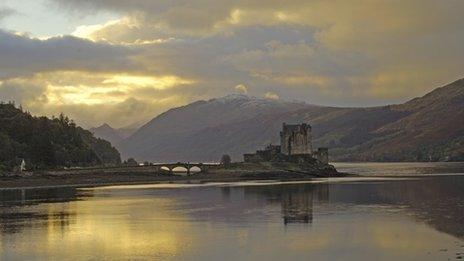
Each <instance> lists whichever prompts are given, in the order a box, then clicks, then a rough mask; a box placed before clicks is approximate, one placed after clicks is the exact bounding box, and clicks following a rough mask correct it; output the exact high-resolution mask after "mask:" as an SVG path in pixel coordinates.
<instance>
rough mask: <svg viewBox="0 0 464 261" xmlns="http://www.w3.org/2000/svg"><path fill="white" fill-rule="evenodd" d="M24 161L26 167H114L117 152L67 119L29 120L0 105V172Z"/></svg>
mask: <svg viewBox="0 0 464 261" xmlns="http://www.w3.org/2000/svg"><path fill="white" fill-rule="evenodd" d="M20 159H25V161H26V164H27V165H28V167H29V168H32V169H33V168H55V167H65V166H92V165H100V164H117V163H119V162H120V161H121V158H120V155H119V152H118V151H117V150H116V149H115V148H113V147H112V146H111V144H110V143H109V142H107V141H105V140H102V139H97V138H95V137H94V136H93V135H92V134H91V133H90V132H89V131H86V130H84V129H82V128H80V127H77V126H76V125H75V124H74V123H73V122H72V121H70V120H69V119H68V118H67V117H65V116H63V115H61V116H60V117H59V118H54V119H48V118H46V117H33V116H31V115H30V114H29V113H26V112H23V111H22V110H21V109H18V108H16V107H15V106H14V105H13V104H3V103H0V171H1V170H11V169H12V168H13V167H15V166H17V165H18V161H19V160H20Z"/></svg>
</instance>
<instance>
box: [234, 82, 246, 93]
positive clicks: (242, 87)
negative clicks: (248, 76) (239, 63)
mask: <svg viewBox="0 0 464 261" xmlns="http://www.w3.org/2000/svg"><path fill="white" fill-rule="evenodd" d="M235 90H236V91H239V92H241V93H243V94H247V93H248V88H247V87H246V86H245V85H243V84H239V85H237V86H235Z"/></svg>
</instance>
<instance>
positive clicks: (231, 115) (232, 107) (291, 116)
mask: <svg viewBox="0 0 464 261" xmlns="http://www.w3.org/2000/svg"><path fill="white" fill-rule="evenodd" d="M282 122H287V123H300V122H309V123H311V125H312V126H313V134H314V145H315V146H316V147H317V146H324V147H329V148H330V154H331V157H332V159H333V160H347V161H354V160H366V161H416V160H419V161H425V160H464V149H463V148H464V146H463V145H464V80H459V81H456V82H454V83H452V84H450V85H447V86H445V87H441V88H438V89H436V90H434V91H432V92H431V93H429V94H427V95H425V96H423V97H420V98H416V99H413V100H411V101H409V102H406V103H404V104H400V105H390V106H380V107H370V108H337V107H323V106H314V105H308V104H304V103H292V102H282V101H271V100H265V99H258V98H252V97H247V96H242V95H239V96H237V95H233V96H226V97H224V98H219V99H212V100H209V101H199V102H195V103H192V104H190V105H187V106H184V107H180V108H176V109H172V110H169V111H167V112H165V113H163V114H161V115H160V116H158V117H156V118H154V119H153V120H152V121H150V122H149V123H147V124H146V125H144V126H143V127H142V128H141V129H140V130H139V131H137V132H136V133H135V134H134V135H132V136H131V137H129V138H128V139H126V140H124V141H122V142H121V145H120V149H121V150H122V152H123V154H124V155H125V156H134V157H136V158H137V159H143V160H150V161H217V160H218V159H219V158H220V157H221V155H222V154H224V153H227V154H230V155H231V156H232V158H233V159H234V160H240V159H241V155H242V154H243V153H246V152H252V151H254V150H256V149H258V148H261V147H263V146H264V145H266V144H268V143H278V142H279V131H280V129H281V125H282Z"/></svg>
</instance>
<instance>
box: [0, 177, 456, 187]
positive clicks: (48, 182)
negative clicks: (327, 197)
mask: <svg viewBox="0 0 464 261" xmlns="http://www.w3.org/2000/svg"><path fill="white" fill-rule="evenodd" d="M74 175H75V174H73V175H66V176H60V177H59V178H57V179H55V178H53V177H49V176H43V175H41V176H29V177H8V178H7V179H5V178H4V177H2V178H0V191H12V190H23V189H26V190H28V189H58V188H96V187H111V186H132V185H164V184H191V185H201V184H209V183H231V184H232V183H236V182H256V183H259V182H261V183H263V184H266V182H270V183H275V182H282V183H286V182H288V183H292V182H310V181H318V180H326V179H331V181H335V182H336V180H337V179H339V180H343V181H349V180H352V181H360V179H361V180H364V179H367V180H374V181H375V180H385V179H388V180H401V179H413V178H433V177H437V176H441V177H446V176H463V175H464V173H443V174H421V175H381V176H366V175H355V174H346V173H345V175H340V176H331V177H315V176H310V175H304V174H295V173H288V172H274V173H254V175H250V176H243V173H242V174H236V173H235V174H230V173H229V174H217V173H215V174H193V175H190V176H180V175H166V174H152V175H149V176H148V175H140V173H132V174H130V175H120V174H110V175H108V174H107V175H104V174H103V175H101V174H100V175H92V176H93V177H92V180H90V179H89V177H88V175H85V174H81V175H83V176H81V175H79V176H77V177H76V176H74ZM102 176H105V177H102ZM50 178H51V179H50ZM128 178H130V179H135V180H129V179H128Z"/></svg>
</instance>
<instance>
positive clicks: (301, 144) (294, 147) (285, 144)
mask: <svg viewBox="0 0 464 261" xmlns="http://www.w3.org/2000/svg"><path fill="white" fill-rule="evenodd" d="M280 146H281V153H282V154H285V155H288V156H290V155H311V154H312V153H313V145H312V133H311V125H309V124H306V123H303V124H295V125H289V124H285V123H283V126H282V131H281V132H280Z"/></svg>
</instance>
